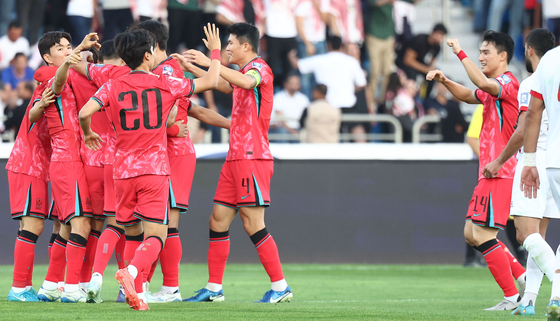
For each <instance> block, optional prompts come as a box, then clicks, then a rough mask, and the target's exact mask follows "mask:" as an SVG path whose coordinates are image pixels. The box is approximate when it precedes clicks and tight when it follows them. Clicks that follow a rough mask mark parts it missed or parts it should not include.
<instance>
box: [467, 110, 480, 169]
mask: <svg viewBox="0 0 560 321" xmlns="http://www.w3.org/2000/svg"><path fill="white" fill-rule="evenodd" d="M483 110H484V107H483V105H482V104H480V105H478V106H477V107H476V110H475V111H474V113H473V114H472V118H471V123H470V124H469V129H468V130H467V144H469V146H470V147H471V148H472V150H473V153H474V154H475V155H476V157H477V158H478V157H480V144H479V137H480V130H481V129H482V111H483Z"/></svg>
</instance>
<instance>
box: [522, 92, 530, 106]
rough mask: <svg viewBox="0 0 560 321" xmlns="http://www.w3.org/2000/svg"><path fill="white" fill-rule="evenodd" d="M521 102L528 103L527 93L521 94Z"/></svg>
mask: <svg viewBox="0 0 560 321" xmlns="http://www.w3.org/2000/svg"><path fill="white" fill-rule="evenodd" d="M521 103H522V104H528V103H529V93H524V94H521Z"/></svg>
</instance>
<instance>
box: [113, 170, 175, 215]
mask: <svg viewBox="0 0 560 321" xmlns="http://www.w3.org/2000/svg"><path fill="white" fill-rule="evenodd" d="M115 194H116V201H117V223H118V224H120V225H124V226H130V225H134V224H137V223H139V222H140V220H142V221H148V222H152V223H159V224H165V225H167V224H168V223H169V176H162V175H142V176H137V177H132V178H127V179H116V180H115Z"/></svg>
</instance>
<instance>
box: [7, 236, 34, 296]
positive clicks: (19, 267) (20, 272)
mask: <svg viewBox="0 0 560 321" xmlns="http://www.w3.org/2000/svg"><path fill="white" fill-rule="evenodd" d="M38 238H39V236H37V235H35V234H33V233H31V232H29V231H26V230H22V231H20V232H19V236H18V237H17V239H16V244H15V247H14V278H13V282H12V286H13V287H16V288H24V287H26V286H27V285H28V283H30V282H31V280H30V278H31V277H32V276H33V272H32V271H33V260H34V258H35V243H37V239H38ZM30 272H31V273H30ZM30 274H31V275H30Z"/></svg>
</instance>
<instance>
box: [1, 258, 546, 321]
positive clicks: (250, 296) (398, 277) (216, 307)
mask: <svg viewBox="0 0 560 321" xmlns="http://www.w3.org/2000/svg"><path fill="white" fill-rule="evenodd" d="M115 271H116V266H109V267H108V269H107V271H106V273H105V279H104V282H105V283H104V284H103V290H102V292H101V295H102V297H103V299H104V300H105V301H106V302H105V303H102V304H65V303H43V302H39V303H19V302H7V301H6V297H7V295H8V292H9V290H10V286H11V280H12V267H11V266H0V275H1V277H0V320H33V321H35V320H135V321H139V320H165V321H170V320H300V319H314V320H521V319H523V320H525V319H539V320H546V317H545V309H546V305H547V303H548V299H549V296H550V282H548V280H546V278H545V280H543V286H542V288H541V291H540V296H539V298H538V300H537V306H536V312H537V315H535V316H512V315H509V311H497V312H488V311H483V309H484V308H487V307H490V306H492V305H494V304H496V303H498V302H499V301H501V299H502V293H501V291H500V289H499V287H498V286H497V285H496V284H495V282H494V279H493V278H492V275H491V274H490V272H489V271H488V269H473V268H463V267H462V266H456V265H319V264H285V265H284V273H285V276H286V279H287V281H288V283H289V284H290V287H291V288H292V290H293V292H294V298H293V300H292V302H291V303H282V304H277V305H272V304H255V303H252V301H254V300H258V299H260V298H261V297H262V295H263V294H264V292H266V291H267V290H268V289H269V282H268V278H267V276H266V273H265V272H264V269H263V268H262V266H260V265H242V264H230V265H228V266H227V268H226V274H225V278H224V293H225V297H226V301H225V302H223V303H183V302H181V303H169V304H159V305H158V304H151V305H150V308H151V311H132V310H130V308H128V306H127V305H126V304H119V303H114V302H113V301H114V300H115V299H116V296H117V291H118V285H117V282H116V281H115V280H114V278H113V275H114V272H115ZM34 274H35V279H34V285H35V288H36V289H38V287H40V285H41V283H42V281H43V279H42V278H43V277H44V276H45V274H46V266H44V265H40V266H36V267H35V272H34ZM180 277H181V280H180V284H181V291H182V295H183V298H185V297H188V296H190V295H191V294H192V292H193V291H194V290H198V289H200V288H202V287H204V286H205V285H206V280H207V270H206V265H194V264H183V265H182V266H181V273H180ZM161 282H162V279H161V273H160V270H159V268H158V270H157V271H156V274H155V275H154V279H153V280H152V285H151V286H150V289H151V290H152V291H153V292H157V291H159V286H160V285H161Z"/></svg>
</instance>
